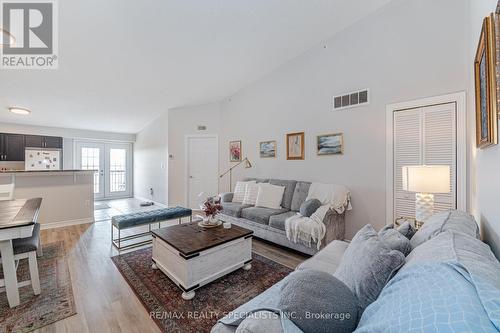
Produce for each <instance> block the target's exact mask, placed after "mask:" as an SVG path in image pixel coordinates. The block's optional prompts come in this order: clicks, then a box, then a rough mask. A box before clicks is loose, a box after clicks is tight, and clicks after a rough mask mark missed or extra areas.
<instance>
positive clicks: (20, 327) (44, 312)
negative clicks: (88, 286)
mask: <svg viewBox="0 0 500 333" xmlns="http://www.w3.org/2000/svg"><path fill="white" fill-rule="evenodd" d="M38 271H39V275H40V286H41V289H42V293H41V294H40V295H38V296H35V295H34V294H33V289H32V288H31V285H30V286H26V287H23V288H21V289H20V290H19V295H20V298H21V305H19V306H18V307H16V308H14V309H11V308H9V305H8V303H7V295H6V294H5V292H3V293H0V332H1V333H4V332H30V331H33V330H35V329H37V328H41V327H43V326H46V325H49V324H52V323H54V322H56V321H58V320H61V319H64V318H67V317H70V316H72V315H74V314H76V307H75V300H74V298H73V289H72V287H71V278H70V274H69V267H68V261H67V259H66V257H65V253H64V246H63V243H62V242H57V243H51V244H47V245H44V246H43V256H42V257H41V258H38ZM0 276H1V277H2V278H3V271H2V269H1V268H0ZM17 277H18V281H24V280H28V279H29V268H28V260H27V259H23V260H21V263H20V264H19V267H18V269H17Z"/></svg>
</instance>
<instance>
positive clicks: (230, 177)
mask: <svg viewBox="0 0 500 333" xmlns="http://www.w3.org/2000/svg"><path fill="white" fill-rule="evenodd" d="M243 163H245V169H250V168H251V167H252V163H250V161H249V160H248V158H247V157H245V159H244V160H242V161H241V162H239V163H238V164H235V165H233V166H232V167H230V168H229V170H227V171H226V172H224V173H223V174H221V175H220V176H219V178H222V177H224V176H225V175H227V174H228V173H229V191H231V190H232V189H233V169H234V168H236V167H238V166H240V165H241V164H243Z"/></svg>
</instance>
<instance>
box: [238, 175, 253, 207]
mask: <svg viewBox="0 0 500 333" xmlns="http://www.w3.org/2000/svg"><path fill="white" fill-rule="evenodd" d="M248 184H255V180H252V181H248V182H236V186H235V187H234V194H233V202H239V203H242V202H243V199H245V192H246V190H247V185H248Z"/></svg>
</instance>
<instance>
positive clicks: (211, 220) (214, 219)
mask: <svg viewBox="0 0 500 333" xmlns="http://www.w3.org/2000/svg"><path fill="white" fill-rule="evenodd" d="M217 222H219V219H218V218H217V216H215V215H210V216H209V217H208V223H210V224H217Z"/></svg>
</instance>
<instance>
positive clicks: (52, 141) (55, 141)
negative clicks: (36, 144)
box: [45, 136, 63, 149]
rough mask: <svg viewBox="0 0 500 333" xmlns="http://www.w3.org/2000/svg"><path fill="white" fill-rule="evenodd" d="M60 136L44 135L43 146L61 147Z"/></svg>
mask: <svg viewBox="0 0 500 333" xmlns="http://www.w3.org/2000/svg"><path fill="white" fill-rule="evenodd" d="M62 145H63V142H62V138H61V137H57V136H46V137H45V148H58V149H62Z"/></svg>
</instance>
